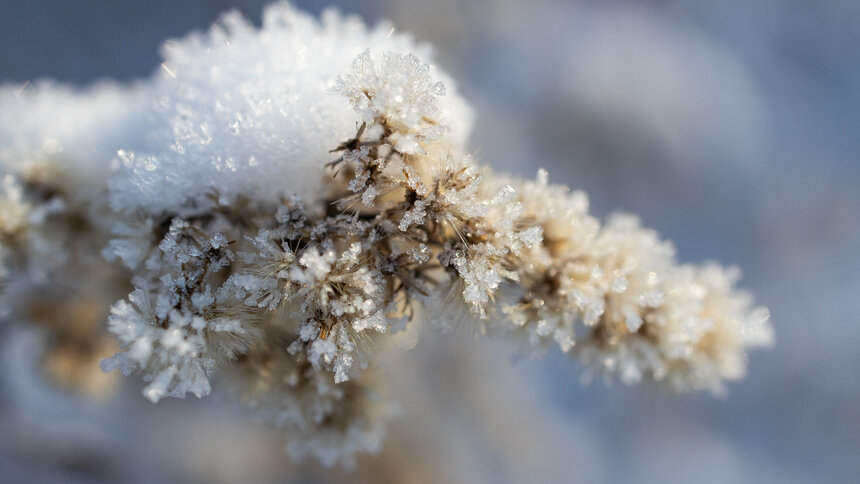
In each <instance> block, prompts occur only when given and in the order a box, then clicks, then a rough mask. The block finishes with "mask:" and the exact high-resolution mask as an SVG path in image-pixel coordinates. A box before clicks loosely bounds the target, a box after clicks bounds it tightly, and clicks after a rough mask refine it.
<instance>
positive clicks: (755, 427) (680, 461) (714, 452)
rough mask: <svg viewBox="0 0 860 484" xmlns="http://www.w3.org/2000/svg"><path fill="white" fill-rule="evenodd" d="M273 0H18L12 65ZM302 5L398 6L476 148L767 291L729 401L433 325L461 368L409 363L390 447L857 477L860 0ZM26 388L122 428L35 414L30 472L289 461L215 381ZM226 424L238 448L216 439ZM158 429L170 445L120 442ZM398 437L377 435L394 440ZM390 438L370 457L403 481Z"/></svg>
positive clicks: (85, 476) (4, 459)
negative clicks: (184, 392) (69, 448)
mask: <svg viewBox="0 0 860 484" xmlns="http://www.w3.org/2000/svg"><path fill="white" fill-rule="evenodd" d="M265 3H266V2H264V1H262V0H248V1H242V0H239V1H234V2H230V1H227V0H210V1H205V0H186V1H183V2H181V3H178V2H175V1H169V0H149V1H146V2H139V1H133V0H129V1H118V0H114V1H86V2H84V1H63V2H58V1H50V0H0V82H4V83H6V82H11V83H20V84H22V85H23V84H24V83H25V82H26V81H28V80H32V79H37V78H42V77H53V78H57V79H59V80H61V81H67V82H71V83H75V84H88V83H92V82H93V81H95V80H98V79H101V78H116V79H122V80H133V79H137V78H141V77H145V76H147V75H148V74H149V73H150V72H152V71H153V70H154V68H155V67H156V66H157V65H158V64H159V62H160V60H159V56H158V47H159V45H160V43H161V42H162V41H164V40H165V39H167V38H170V37H176V36H181V35H184V34H185V33H186V32H187V31H189V30H192V29H203V28H207V27H208V26H209V25H210V24H211V23H212V22H213V21H215V20H216V19H217V17H218V15H219V13H220V12H222V11H224V10H227V9H229V8H237V9H239V10H241V11H242V12H243V13H244V14H245V15H246V16H247V17H248V18H250V19H252V20H253V21H255V22H257V23H259V19H260V12H261V9H262V7H263V6H264V5H265ZM294 3H295V4H297V5H298V6H299V7H301V8H302V9H304V10H307V11H310V12H313V13H318V12H319V11H321V10H322V9H323V8H325V7H326V6H332V5H333V6H337V7H339V8H340V9H342V10H343V11H346V12H354V13H358V14H360V15H361V16H362V17H363V18H364V19H365V20H366V21H368V22H369V23H375V22H376V21H379V20H381V19H390V20H392V21H393V22H394V23H395V25H396V26H397V28H398V29H399V30H404V31H409V32H412V33H414V34H415V36H416V37H417V38H418V39H419V40H422V41H427V42H430V43H432V44H434V45H436V47H437V54H438V55H437V58H438V61H439V63H440V64H441V66H442V67H443V68H444V69H445V70H447V71H449V72H450V73H451V74H452V75H453V77H454V78H455V79H457V80H458V82H459V83H460V84H459V85H460V89H461V91H462V92H463V94H464V96H465V97H466V98H467V99H468V100H469V101H470V102H471V103H472V105H473V106H474V108H475V111H476V113H477V122H476V127H475V131H474V135H473V138H472V147H473V148H474V150H475V152H476V153H477V154H478V157H479V158H480V159H481V160H482V161H484V162H487V163H490V164H491V165H493V166H494V167H497V168H499V169H505V170H508V171H512V172H516V173H519V174H522V175H527V176H531V175H533V174H534V172H535V171H536V170H537V169H538V168H540V167H543V168H546V169H548V170H549V172H550V174H551V176H552V179H553V181H555V182H558V183H565V184H568V185H570V186H572V187H575V188H579V189H583V190H586V191H587V192H588V194H589V196H590V199H591V201H592V210H593V211H594V212H595V213H596V214H598V215H601V216H603V215H606V214H608V213H609V212H611V211H613V210H624V211H630V212H634V213H637V214H639V215H640V216H641V218H642V220H643V223H644V224H645V225H647V226H651V227H654V228H656V229H657V230H658V231H659V232H660V233H661V234H662V235H663V236H665V237H666V238H669V239H672V240H673V241H675V243H676V245H677V247H678V253H679V258H680V259H681V260H682V261H685V262H699V261H703V260H705V259H709V258H713V259H716V260H718V261H720V262H722V263H724V264H738V265H740V266H741V267H742V268H743V269H744V273H745V278H744V280H743V282H742V284H743V285H744V286H745V287H747V288H749V289H751V290H752V291H753V292H754V294H755V295H756V297H757V300H758V301H759V302H760V303H762V304H765V305H767V306H769V307H770V309H771V314H772V321H773V324H774V327H775V331H776V346H775V347H774V348H773V349H772V350H771V351H766V352H757V353H754V354H753V355H752V358H751V361H750V374H749V376H748V378H747V379H746V380H745V381H743V382H742V383H740V384H735V385H732V386H731V388H730V394H729V396H728V397H727V398H725V399H714V398H712V397H709V396H705V395H699V396H685V397H673V396H667V395H664V394H661V393H659V392H656V391H654V390H652V389H650V388H647V387H637V388H624V387H622V386H621V385H616V386H615V387H614V388H605V387H604V386H603V385H602V384H595V385H591V386H590V387H583V386H581V385H579V384H578V383H577V375H578V373H577V368H575V365H573V364H571V362H570V361H568V360H567V359H565V358H564V357H562V356H554V357H550V358H548V359H546V360H542V361H540V362H525V363H520V364H519V365H516V366H513V367H511V366H510V365H507V364H499V362H500V361H504V359H503V357H496V356H492V355H494V354H504V353H506V351H507V349H506V348H503V347H497V346H499V345H496V344H493V343H482V345H483V346H482V348H481V349H480V352H483V353H486V354H483V353H481V354H476V353H475V352H473V351H471V350H466V349H464V348H466V347H467V345H468V347H469V348H471V347H472V346H474V342H467V343H464V342H460V341H448V342H443V341H444V340H440V338H438V337H435V336H433V335H428V336H427V337H426V339H430V340H440V341H432V342H429V341H428V342H427V344H421V345H419V347H418V348H416V350H414V351H415V354H414V355H407V356H409V358H408V360H410V361H415V362H421V363H420V364H422V365H424V367H425V368H426V367H429V368H432V369H433V371H426V369H425V370H421V369H415V371H416V372H419V373H420V372H423V373H425V374H427V375H428V376H427V380H428V381H427V383H426V384H425V385H424V386H428V387H431V388H432V387H434V386H436V387H437V388H445V389H446V391H445V392H442V393H443V394H442V395H438V394H437V395H433V394H432V392H430V394H427V392H428V390H427V389H423V390H421V391H417V390H415V389H414V388H412V389H410V388H411V387H410V386H409V385H408V384H407V383H403V388H404V389H405V390H404V392H405V393H406V394H405V395H398V397H402V398H401V401H402V406H403V407H404V410H405V411H404V415H403V417H402V418H401V422H399V423H397V424H396V425H395V428H394V429H393V433H394V437H393V438H392V439H393V443H392V442H389V446H388V447H390V446H392V445H398V442H399V443H401V444H402V445H404V446H405V448H407V449H412V450H414V454H408V455H400V457H401V458H403V459H415V460H416V462H418V461H420V462H425V463H426V464H425V465H426V466H428V468H430V469H431V470H432V472H431V471H428V472H430V473H429V474H422V473H421V472H419V471H418V470H416V472H415V475H413V476H412V477H413V478H414V479H413V481H414V482H424V481H427V480H430V478H429V476H431V475H439V476H443V477H445V478H447V479H453V480H470V481H481V480H483V481H486V482H527V481H529V482H545V481H568V482H570V481H572V482H613V483H614V482H618V483H621V482H654V483H664V482H714V483H717V482H780V483H794V482H797V483H801V482H858V481H860V459H858V456H860V377H858V372H860V135H858V127H860V2H856V1H850V0H844V1H841V0H821V1H817V2H803V1H796V0H761V1H757V2H746V1H741V0H724V1H713V2H699V1H693V0H660V1H641V2H621V1H582V0H580V1H575V2H553V1H550V0H533V1H530V2H517V1H514V0H501V1H491V0H470V1H469V2H463V1H458V0H438V1H433V2H428V1H423V0H369V1H367V2H357V1H356V2H351V1H332V2H314V1H298V2H294ZM487 354H491V355H490V356H487ZM406 359H407V358H404V360H406ZM485 359H490V360H493V361H492V362H487V361H484V360H485ZM418 364H419V363H415V365H418ZM458 365H462V366H458ZM464 367H465V368H468V370H461V368H464ZM460 380H462V381H460ZM7 383H8V382H7ZM12 383H13V384H12V387H13V388H14V387H15V386H14V382H12ZM19 386H20V385H19ZM6 387H7V388H6V389H5V390H3V395H2V396H3V409H4V412H3V413H4V415H3V417H2V419H3V421H2V422H3V423H2V425H3V427H2V428H3V429H5V430H8V429H10V428H15V429H19V428H18V427H16V426H15V425H17V424H13V423H12V421H13V420H15V419H19V418H23V416H29V417H28V418H32V419H34V420H43V419H46V418H47V419H48V420H50V418H53V419H54V421H55V422H57V425H60V424H67V423H68V422H70V421H72V420H74V421H76V422H78V421H79V422H83V423H82V424H81V425H83V426H84V427H86V428H87V429H88V430H85V431H83V433H84V434H86V435H87V436H88V437H87V438H89V439H91V440H94V441H96V442H100V443H101V444H99V445H102V447H111V445H113V444H111V443H112V442H113V443H114V444H116V446H115V447H113V448H110V449H109V450H107V449H103V458H102V460H103V461H104V462H102V461H101V460H100V459H95V463H93V464H92V465H91V466H90V467H92V468H90V467H87V466H77V465H69V464H68V459H65V460H64V459H58V460H55V461H52V462H49V463H47V464H46V463H45V462H44V461H43V460H40V459H39V458H38V455H39V454H40V453H41V452H43V449H41V448H40V450H38V451H33V452H31V454H32V455H30V454H27V452H26V451H25V452H24V454H25V455H28V456H29V460H28V459H21V455H22V454H21V449H20V448H19V447H17V445H16V440H15V439H17V438H21V435H20V434H21V432H23V431H21V430H20V429H19V430H18V432H17V433H16V432H8V431H6V432H4V435H5V437H3V439H2V440H3V447H2V448H0V451H2V452H4V454H3V455H2V456H0V469H2V470H3V471H4V475H5V479H7V480H9V479H11V480H10V482H12V480H19V479H26V480H55V479H58V478H59V477H65V478H67V479H69V480H73V481H74V480H81V481H89V480H91V479H95V480H113V479H115V478H116V477H117V476H122V477H124V479H123V480H131V481H139V482H146V481H156V480H160V479H163V478H168V479H170V480H179V481H196V480H199V479H202V478H206V479H209V480H210V481H213V482H218V481H221V482H229V481H232V480H236V479H240V480H244V481H250V482H255V481H270V480H271V481H276V480H278V479H280V478H282V477H283V476H285V475H288V474H287V473H291V472H292V473H293V474H289V475H292V476H293V477H294V478H295V474H294V471H292V470H284V468H282V467H280V466H286V464H284V463H283V462H281V461H282V460H284V459H283V458H282V457H280V454H279V449H274V451H272V450H271V449H268V448H267V447H266V446H264V445H261V444H259V442H260V440H258V438H257V436H256V435H249V434H248V432H247V431H245V430H243V429H244V427H241V426H240V425H239V424H227V423H224V422H223V421H221V420H220V417H219V415H220V414H219V413H218V412H217V411H216V410H214V409H212V408H210V407H206V406H204V405H201V404H195V403H186V402H166V403H163V404H160V405H159V407H160V408H159V410H153V409H152V407H150V406H148V404H146V403H145V402H138V403H133V404H124V405H125V406H124V407H123V406H118V405H114V406H111V404H104V405H107V409H106V410H104V411H102V410H93V409H92V408H90V407H88V405H87V404H80V405H79V408H78V409H77V410H75V409H71V410H70V409H68V408H66V409H59V407H60V405H59V404H56V405H54V406H53V407H50V409H47V410H46V409H41V410H39V411H42V412H43V413H39V412H38V411H36V410H33V409H32V408H30V409H29V410H22V409H20V408H18V409H17V410H15V409H16V408H17V407H21V406H22V403H21V402H22V401H29V400H26V398H30V397H21V396H20V395H19V394H14V393H13V392H11V391H10V390H8V387H9V385H6ZM28 392H29V390H28ZM19 393H20V388H19ZM128 393H129V395H131V396H130V397H129V399H128V400H129V401H134V402H137V400H135V398H136V390H135V389H132V390H130V392H128ZM434 399H435V400H434ZM502 401H504V403H500V402H502ZM16 405H17V407H16ZM128 405H133V406H134V407H133V408H131V409H129V408H128ZM25 406H26V405H25ZM424 406H426V407H427V408H424ZM37 407H38V406H37ZM48 407H49V406H48V405H45V408H48ZM54 407H57V408H54ZM416 407H421V409H416ZM38 408H41V407H38ZM64 408H65V407H64ZM111 412H112V413H111ZM126 412H127V413H126ZM177 412H178V413H177ZM183 412H184V413H183ZM414 412H419V413H421V415H413V413H414ZM45 415H51V416H52V417H45ZM105 415H111V416H110V417H109V418H107V417H105ZM122 415H133V416H134V417H132V419H138V420H139V421H140V425H138V426H134V425H133V424H131V423H129V422H128V421H127V420H128V417H123V416H122ZM176 415H182V417H177V416H176ZM106 419H107V420H106ZM410 419H416V420H419V421H420V420H421V419H424V420H427V421H429V422H433V421H435V422H442V421H444V422H446V423H444V424H440V426H441V427H440V428H434V426H433V425H432V424H425V425H423V426H422V425H421V424H420V422H418V423H412V424H410ZM189 420H193V421H194V422H196V423H194V424H188V421H189ZM165 421H167V422H169V424H165V423H164V422H165ZM180 421H181V422H183V423H181V424H180V423H178V422H180ZM213 422H214V423H213ZM150 424H152V425H159V424H160V425H162V426H166V425H186V427H187V428H188V429H191V430H189V432H192V433H193V432H203V434H200V433H198V434H196V435H198V436H199V435H205V436H206V438H205V439H204V438H202V437H201V438H198V439H194V438H190V439H186V440H182V439H179V440H180V441H182V442H183V446H180V447H181V448H182V451H183V452H185V454H182V453H180V454H172V453H170V452H167V451H164V450H161V451H159V450H158V448H159V447H160V445H161V444H159V442H158V438H159V437H158V436H154V435H155V432H152V431H150V432H145V431H142V430H140V429H141V426H146V425H150ZM195 425H196V426H195ZM231 425H233V426H231ZM213 428H214V430H213ZM124 432H131V434H126V435H124V436H123V435H122V434H123V433H124ZM24 433H25V434H26V433H27V432H24ZM398 435H399V437H398ZM147 436H148V437H147ZM225 436H230V438H234V439H237V440H238V441H240V442H244V443H245V444H243V445H244V447H242V446H239V447H241V448H242V449H244V450H242V451H236V448H237V446H235V445H234V446H232V447H231V446H229V445H226V444H224V445H220V444H214V445H215V447H213V449H214V450H211V451H207V450H205V449H206V448H205V447H200V446H202V445H203V443H201V439H202V440H209V441H215V442H217V441H218V439H219V438H222V437H223V438H226V437H225ZM144 437H147V438H150V439H152V440H153V441H154V443H151V444H146V445H144V444H141V445H140V446H139V447H134V446H130V445H129V444H127V443H124V442H126V441H127V440H129V439H144ZM177 438H178V437H177ZM259 438H260V439H262V438H264V437H259ZM265 438H268V437H265ZM51 439H52V437H50V436H49V437H45V442H49V441H51V442H52V440H51ZM242 439H244V440H242ZM168 440H169V439H168ZM425 440H426V442H425ZM418 441H421V444H416V442H418ZM105 442H107V443H108V444H105ZM194 442H197V444H194ZM410 443H411V444H410ZM173 445H174V447H172V448H175V447H176V446H178V445H179V444H176V443H175V442H174V444H173ZM195 445H196V447H195ZM219 445H220V446H219ZM410 445H411V446H412V447H410ZM388 447H387V450H386V451H385V452H384V453H383V458H395V457H397V454H396V451H395V454H394V456H392V455H391V453H392V450H391V449H390V448H388ZM195 449H196V450H195ZM200 449H203V450H200ZM249 449H252V450H249ZM401 452H402V451H401ZM118 453H119V454H122V455H118ZM463 455H468V458H467V459H466V458H463V457H462V456H463ZM215 457H217V460H219V461H221V463H220V467H223V468H224V469H221V470H219V471H217V472H216V470H212V469H215V468H216V467H218V463H216V462H215V460H216V458H215ZM195 459H196V460H195ZM231 459H232V460H231ZM72 460H74V459H72ZM107 461H110V465H107V464H106V463H105V462H107ZM191 461H194V462H201V464H199V465H194V464H189V462H191ZM249 461H250V462H249ZM270 461H271V462H270ZM370 462H372V461H371V460H364V461H362V465H365V464H366V469H365V470H363V471H362V473H360V474H358V475H355V476H353V477H355V478H357V479H359V480H362V479H365V480H368V481H374V480H384V479H385V475H386V474H384V473H383V474H374V473H373V470H370V469H371V468H372V467H373V466H374V465H378V464H371V463H370ZM434 463H435V464H434ZM207 465H208V466H209V471H208V472H209V473H208V474H207V471H205V470H201V468H205V467H206V466H207ZM416 465H417V464H416ZM446 466H447V467H450V469H448V471H446V472H449V473H448V474H445V473H440V472H442V471H441V470H440V469H441V468H445V467H446ZM102 467H110V469H109V470H105V469H104V468H102ZM198 467H199V468H198ZM220 467H219V469H220ZM153 468H155V469H153ZM263 470H265V471H263ZM222 471H223V472H222ZM255 472H256V474H255ZM304 472H305V471H302V472H301V473H300V474H299V477H300V478H305V479H310V480H316V479H319V480H326V479H328V478H338V477H340V478H343V477H344V475H340V474H335V475H334V476H330V475H327V474H324V473H321V471H320V473H317V472H316V471H313V472H311V471H308V473H307V474H305V473H304ZM434 472H435V473H437V474H433V473H434ZM210 474H211V475H210ZM129 476H135V477H133V478H129ZM422 476H423V477H422Z"/></svg>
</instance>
